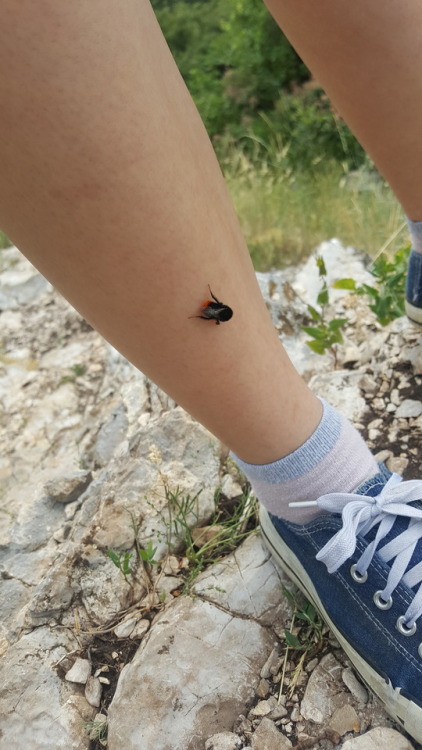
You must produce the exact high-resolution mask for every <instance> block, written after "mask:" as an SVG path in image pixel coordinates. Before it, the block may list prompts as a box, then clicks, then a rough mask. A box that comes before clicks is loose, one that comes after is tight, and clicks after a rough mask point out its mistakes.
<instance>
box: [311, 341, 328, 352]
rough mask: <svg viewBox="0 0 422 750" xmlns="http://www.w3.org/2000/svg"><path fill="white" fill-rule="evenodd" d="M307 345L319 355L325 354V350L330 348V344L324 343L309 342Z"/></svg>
mask: <svg viewBox="0 0 422 750" xmlns="http://www.w3.org/2000/svg"><path fill="white" fill-rule="evenodd" d="M306 343H307V345H308V346H309V348H310V349H312V351H313V352H316V353H317V354H324V353H325V350H326V349H327V348H328V346H329V344H327V343H325V342H323V341H307V342H306Z"/></svg>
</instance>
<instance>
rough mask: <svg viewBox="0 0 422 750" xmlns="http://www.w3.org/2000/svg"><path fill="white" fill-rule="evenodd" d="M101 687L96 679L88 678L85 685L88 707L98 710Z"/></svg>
mask: <svg viewBox="0 0 422 750" xmlns="http://www.w3.org/2000/svg"><path fill="white" fill-rule="evenodd" d="M102 690H103V686H102V684H101V682H100V680H99V679H98V677H88V679H87V681H86V685H85V698H86V699H87V701H88V703H89V705H90V706H94V708H98V706H99V705H100V703H101V693H102Z"/></svg>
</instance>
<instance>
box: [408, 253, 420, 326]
mask: <svg viewBox="0 0 422 750" xmlns="http://www.w3.org/2000/svg"><path fill="white" fill-rule="evenodd" d="M405 307H406V315H407V317H408V318H410V320H412V321H413V322H414V323H419V325H422V254H421V253H417V252H416V250H412V251H411V252H410V255H409V261H408V266H407V279H406V301H405Z"/></svg>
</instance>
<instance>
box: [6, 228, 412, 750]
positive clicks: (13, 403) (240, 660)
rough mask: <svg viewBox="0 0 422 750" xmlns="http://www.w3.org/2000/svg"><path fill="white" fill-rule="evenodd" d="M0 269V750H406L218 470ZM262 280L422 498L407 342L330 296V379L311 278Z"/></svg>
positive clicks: (53, 309)
mask: <svg viewBox="0 0 422 750" xmlns="http://www.w3.org/2000/svg"><path fill="white" fill-rule="evenodd" d="M320 250H321V252H322V254H323V255H324V258H325V260H326V263H327V265H328V268H329V274H330V277H336V278H338V277H342V276H353V277H354V278H357V279H358V280H365V279H367V273H366V271H365V270H364V268H363V265H362V261H361V259H360V258H359V257H358V256H357V255H355V254H353V253H352V252H351V251H345V250H344V249H343V248H341V246H340V245H339V244H338V243H337V242H335V241H332V242H331V243H326V244H325V245H324V246H323V247H322V248H321V249H320ZM0 264H1V265H0V271H1V272H0V310H1V313H0V334H1V337H0V345H1V348H0V403H1V405H2V411H1V417H0V564H1V625H0V653H1V654H2V660H1V666H0V672H1V674H0V714H1V729H0V750H24V749H25V750H26V748H31V750H60V749H61V748H63V750H64V749H66V750H99V748H101V747H106V746H107V747H108V748H109V749H110V750H240V749H241V748H250V749H251V750H273V749H274V750H284V749H285V748H295V749H296V750H305V748H311V749H313V750H317V748H318V749H319V750H332V748H341V749H342V750H375V748H378V747H382V748H384V749H385V750H411V748H414V750H418V748H417V744H416V743H415V742H414V741H411V740H410V739H409V738H407V737H405V736H404V735H403V734H401V733H400V730H399V728H398V727H396V726H394V725H393V723H392V722H391V721H390V719H389V718H388V717H387V715H386V714H385V712H384V711H383V708H382V706H381V705H380V704H379V702H378V701H377V700H376V699H375V698H374V697H373V696H372V695H369V694H368V692H367V690H366V688H365V687H364V686H363V685H362V684H361V683H360V682H359V680H358V679H357V677H356V676H355V674H354V672H353V669H352V667H351V665H350V663H349V662H348V660H347V658H346V657H345V655H344V653H343V652H342V650H341V649H340V647H339V646H338V644H337V643H336V641H335V640H334V639H333V637H332V636H331V635H330V633H329V632H328V631H327V629H326V628H325V627H324V626H323V624H322V623H321V622H320V621H319V619H318V618H317V616H316V614H315V612H314V611H313V610H312V608H310V607H309V605H307V604H306V602H303V600H301V599H300V597H299V596H298V594H297V592H295V591H294V590H293V589H292V588H291V587H290V584H289V583H288V581H287V579H286V578H285V576H284V574H283V573H281V572H280V571H279V570H278V569H277V568H276V567H275V565H274V564H273V562H272V561H271V559H270V558H269V555H268V553H267V552H266V550H265V549H264V547H263V545H262V543H261V540H260V536H259V532H258V531H257V530H256V511H255V504H254V500H253V498H251V497H250V496H248V493H247V487H246V485H245V483H244V480H243V479H242V477H240V476H239V475H238V474H237V471H236V469H235V467H234V466H233V465H232V464H231V462H230V460H228V458H227V451H226V450H225V449H224V448H223V447H222V446H221V445H220V444H219V443H218V442H217V441H216V440H215V439H214V438H213V437H212V436H211V435H210V434H208V433H207V432H206V430H204V429H203V428H202V427H201V426H200V425H198V424H196V423H195V422H194V421H193V420H192V419H191V418H190V417H189V416H188V415H187V414H186V413H185V412H184V411H183V410H182V409H181V408H180V407H177V405H176V404H174V403H173V402H171V400H169V399H168V398H167V397H166V396H165V395H164V394H163V393H162V392H160V391H159V390H158V389H157V388H156V387H155V386H154V385H153V384H152V383H151V382H150V381H148V380H147V379H146V378H145V377H144V376H143V375H142V374H141V373H139V372H137V371H136V370H135V369H134V368H133V367H132V366H131V365H130V364H128V363H127V362H126V361H125V360H124V359H123V358H122V357H121V356H120V355H118V354H117V352H116V351H115V350H113V349H112V348H111V347H110V346H109V345H107V344H106V343H104V341H103V340H102V339H101V337H100V336H99V335H97V334H96V333H95V332H94V331H93V330H92V329H91V328H90V327H89V326H88V325H87V324H86V323H85V322H84V321H83V320H82V319H81V318H80V316H79V315H78V314H77V313H76V312H75V311H73V310H72V308H70V306H69V305H68V304H67V303H66V302H65V301H64V300H63V299H62V298H61V297H60V296H59V295H58V294H57V293H56V292H54V291H53V290H52V289H51V287H50V286H49V285H48V284H47V282H45V280H44V279H42V277H41V276H39V274H37V273H36V272H35V270H34V269H33V268H32V267H31V266H30V265H29V264H28V263H27V262H26V261H25V260H24V259H23V258H22V256H20V254H19V253H18V251H17V250H16V249H14V248H11V249H9V250H5V251H0ZM258 280H259V283H260V285H261V288H262V291H263V293H264V295H265V298H266V300H267V304H268V307H269V309H270V311H271V314H272V316H273V321H274V324H275V325H276V326H277V328H278V330H279V331H280V336H281V337H282V340H283V343H284V344H285V346H286V348H287V350H288V352H289V354H290V356H291V357H292V359H293V361H294V362H295V364H296V366H297V367H298V369H299V370H300V371H301V373H302V374H303V376H304V377H305V378H306V379H307V380H308V381H310V383H311V386H312V387H313V388H314V390H315V391H316V392H317V393H318V394H320V395H322V396H324V397H325V398H327V400H329V401H331V402H332V403H333V404H334V405H335V406H338V407H339V408H340V409H341V410H342V411H343V412H344V413H345V414H346V415H347V416H348V417H349V418H350V419H352V420H353V421H354V423H355V424H356V425H357V426H358V427H360V429H361V430H362V431H363V433H364V435H365V437H366V439H367V440H368V442H369V444H370V445H371V446H372V448H373V450H374V452H375V453H380V452H381V454H382V455H381V457H382V459H383V460H386V461H387V464H388V466H389V467H390V468H391V469H393V470H395V471H397V472H399V473H403V474H404V476H405V478H410V477H420V476H421V475H422V472H421V469H422V466H421V463H422V459H421V451H420V441H421V431H422V336H421V332H420V330H418V329H416V328H415V327H413V326H412V325H411V324H410V323H409V322H408V321H407V320H405V319H398V320H396V321H395V322H393V323H391V324H390V325H389V326H387V327H386V328H382V327H381V326H380V325H379V324H378V323H377V321H376V319H375V317H374V316H373V315H372V313H370V311H368V307H367V305H366V302H365V300H364V298H362V297H351V296H349V295H347V294H345V293H344V292H335V293H334V292H333V293H332V295H331V296H332V300H333V314H336V315H337V316H338V315H342V316H343V315H344V316H346V317H347V318H348V321H349V322H348V324H347V328H346V340H345V344H344V345H343V346H341V347H339V350H338V356H337V360H338V361H337V369H335V370H334V369H333V359H332V357H331V355H330V354H326V355H323V356H318V355H316V354H313V353H312V352H311V351H310V350H309V349H308V347H306V345H305V344H304V340H305V338H306V337H305V335H304V334H303V332H301V331H300V326H301V325H303V324H304V323H305V322H307V317H306V314H307V308H306V304H305V303H304V300H306V302H310V303H313V304H314V302H315V297H316V294H317V292H318V284H319V282H318V277H317V273H316V267H315V262H314V260H311V261H309V263H308V264H307V265H306V266H305V267H304V268H302V269H298V270H296V271H295V272H294V273H293V272H290V273H287V272H283V273H281V272H276V273H272V274H258ZM199 529H202V531H199ZM286 631H289V633H290V635H287V636H286ZM286 638H287V639H288V640H287V641H286ZM295 638H296V639H297V641H296V640H295ZM287 643H289V644H290V647H289V648H287Z"/></svg>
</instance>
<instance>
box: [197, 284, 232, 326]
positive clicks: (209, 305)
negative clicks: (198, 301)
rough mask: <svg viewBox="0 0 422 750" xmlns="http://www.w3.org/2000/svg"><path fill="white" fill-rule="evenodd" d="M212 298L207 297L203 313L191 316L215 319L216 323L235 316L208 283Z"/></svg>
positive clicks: (218, 323) (203, 304)
mask: <svg viewBox="0 0 422 750" xmlns="http://www.w3.org/2000/svg"><path fill="white" fill-rule="evenodd" d="M208 289H209V290H210V295H211V297H212V299H207V300H205V302H203V303H202V305H201V313H202V314H201V315H190V316H189V318H202V320H215V322H216V325H218V326H219V325H220V323H224V322H225V321H226V320H230V318H232V317H233V310H232V309H231V307H229V306H228V305H224V304H223V303H222V302H220V300H218V299H217V297H215V295H214V294H213V293H212V291H211V287H210V285H209V284H208Z"/></svg>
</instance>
